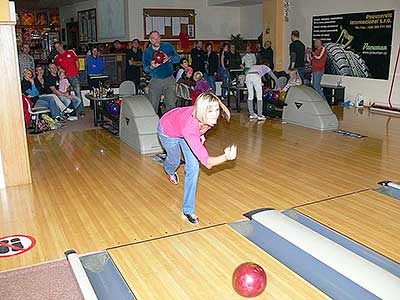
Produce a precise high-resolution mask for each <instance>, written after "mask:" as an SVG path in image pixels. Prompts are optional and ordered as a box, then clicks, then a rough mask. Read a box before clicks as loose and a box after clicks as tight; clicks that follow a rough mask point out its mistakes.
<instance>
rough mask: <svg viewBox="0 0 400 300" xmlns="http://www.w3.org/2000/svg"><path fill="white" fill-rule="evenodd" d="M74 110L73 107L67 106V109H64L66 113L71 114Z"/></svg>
mask: <svg viewBox="0 0 400 300" xmlns="http://www.w3.org/2000/svg"><path fill="white" fill-rule="evenodd" d="M73 111H74V110H73V109H72V108H66V109H65V110H64V113H66V114H70V113H72V112H73Z"/></svg>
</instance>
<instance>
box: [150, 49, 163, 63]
mask: <svg viewBox="0 0 400 300" xmlns="http://www.w3.org/2000/svg"><path fill="white" fill-rule="evenodd" d="M164 59H165V53H164V52H162V51H156V52H155V53H154V55H153V60H154V62H155V63H156V64H162V63H163V62H164Z"/></svg>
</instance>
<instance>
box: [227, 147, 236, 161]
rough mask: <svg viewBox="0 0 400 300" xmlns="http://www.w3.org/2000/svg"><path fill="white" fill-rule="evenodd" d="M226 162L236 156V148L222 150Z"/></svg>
mask: <svg viewBox="0 0 400 300" xmlns="http://www.w3.org/2000/svg"><path fill="white" fill-rule="evenodd" d="M224 153H225V158H226V160H234V159H236V155H237V146H236V145H231V146H230V147H227V148H225V150H224Z"/></svg>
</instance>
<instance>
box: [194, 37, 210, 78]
mask: <svg viewBox="0 0 400 300" xmlns="http://www.w3.org/2000/svg"><path fill="white" fill-rule="evenodd" d="M190 56H191V58H192V68H193V71H194V72H196V71H200V72H202V73H203V74H204V72H205V64H206V60H207V57H206V53H205V52H204V50H203V43H202V42H201V41H196V42H195V47H194V48H193V49H192V51H191V52H190Z"/></svg>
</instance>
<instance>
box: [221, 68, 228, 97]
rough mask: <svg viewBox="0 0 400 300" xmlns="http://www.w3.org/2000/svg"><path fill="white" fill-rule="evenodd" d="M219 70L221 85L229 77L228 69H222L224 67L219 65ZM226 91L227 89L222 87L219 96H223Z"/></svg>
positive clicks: (226, 81)
mask: <svg viewBox="0 0 400 300" xmlns="http://www.w3.org/2000/svg"><path fill="white" fill-rule="evenodd" d="M219 72H220V74H221V77H222V84H223V85H226V84H228V79H229V75H228V72H229V71H228V70H227V69H224V68H222V67H220V68H219ZM227 92H228V89H227V88H224V87H223V88H222V90H221V97H224V98H225V97H226V93H227Z"/></svg>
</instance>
